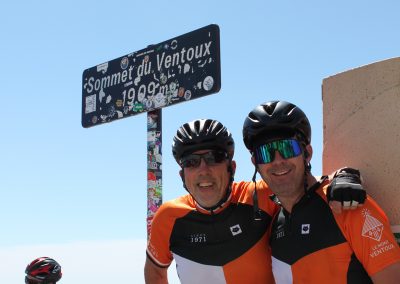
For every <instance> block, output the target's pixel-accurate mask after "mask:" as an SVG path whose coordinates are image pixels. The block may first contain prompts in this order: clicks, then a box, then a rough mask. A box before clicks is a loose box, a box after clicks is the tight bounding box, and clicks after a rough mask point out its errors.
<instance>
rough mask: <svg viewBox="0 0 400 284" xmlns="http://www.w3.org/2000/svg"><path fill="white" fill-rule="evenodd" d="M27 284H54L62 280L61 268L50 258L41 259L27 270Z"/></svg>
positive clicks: (36, 260)
mask: <svg viewBox="0 0 400 284" xmlns="http://www.w3.org/2000/svg"><path fill="white" fill-rule="evenodd" d="M25 273H26V277H25V283H26V284H36V283H37V284H54V283H56V282H57V281H58V280H60V279H61V276H62V272H61V266H60V265H59V264H58V262H57V261H55V260H54V259H52V258H50V257H46V256H44V257H39V258H37V259H35V260H34V261H32V262H31V263H30V264H28V266H27V267H26V269H25Z"/></svg>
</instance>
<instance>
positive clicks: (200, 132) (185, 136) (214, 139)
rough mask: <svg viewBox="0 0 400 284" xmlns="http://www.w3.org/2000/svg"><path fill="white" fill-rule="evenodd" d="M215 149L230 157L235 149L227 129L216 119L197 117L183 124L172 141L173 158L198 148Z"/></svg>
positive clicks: (177, 159)
mask: <svg viewBox="0 0 400 284" xmlns="http://www.w3.org/2000/svg"><path fill="white" fill-rule="evenodd" d="M205 149H216V150H223V151H225V152H227V153H228V155H229V158H230V159H232V157H233V154H234V151H235V142H234V141H233V138H232V135H231V133H230V132H229V131H228V129H227V128H226V127H225V126H223V125H222V123H220V122H219V121H217V120H212V119H197V120H194V121H191V122H188V123H185V124H183V125H182V126H181V127H180V128H179V129H178V131H177V132H176V135H175V136H174V139H173V142H172V154H173V155H174V158H175V160H176V161H177V162H178V163H179V160H180V159H181V158H182V156H183V155H186V154H190V153H193V152H195V151H198V150H205Z"/></svg>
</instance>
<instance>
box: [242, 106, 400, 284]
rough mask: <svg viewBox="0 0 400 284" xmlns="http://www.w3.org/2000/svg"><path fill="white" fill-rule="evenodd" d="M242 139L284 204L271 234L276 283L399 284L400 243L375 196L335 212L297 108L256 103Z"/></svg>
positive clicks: (304, 120)
mask: <svg viewBox="0 0 400 284" xmlns="http://www.w3.org/2000/svg"><path fill="white" fill-rule="evenodd" d="M243 140H244V143H245V145H246V147H247V148H248V149H249V150H250V153H251V155H252V158H251V159H252V162H253V164H254V165H255V167H256V170H257V171H258V173H259V174H260V175H261V177H262V178H263V180H264V181H265V182H266V184H268V188H269V189H270V190H272V192H273V193H274V195H273V196H272V200H273V201H274V202H275V204H276V205H277V206H279V207H280V209H279V213H278V214H277V215H276V217H275V218H274V219H273V221H272V232H271V236H270V246H271V251H272V269H273V274H274V278H275V281H276V283H277V284H279V283H332V284H333V283H335V284H337V283H385V284H388V283H393V284H395V283H400V248H399V246H398V245H397V243H396V240H395V238H394V235H393V233H392V232H391V229H390V224H389V222H388V218H387V217H386V215H385V213H384V212H383V211H382V209H381V208H380V207H379V206H378V205H377V204H376V203H375V202H374V201H373V200H372V198H370V197H367V199H366V200H365V203H364V205H363V206H362V208H357V209H355V210H348V211H346V212H343V213H342V214H335V215H334V214H332V211H331V210H330V208H329V205H328V202H327V197H326V194H325V191H326V190H327V189H328V187H329V185H328V181H327V178H326V177H323V178H321V179H317V178H316V177H314V176H312V174H311V165H310V160H311V157H312V153H313V152H312V147H311V145H310V143H311V127H310V123H309V121H308V119H307V117H306V115H305V114H304V112H303V111H302V110H301V109H300V108H299V107H297V106H296V105H294V104H292V103H289V102H285V101H270V102H266V103H263V104H260V105H258V106H257V107H256V108H254V109H253V110H252V111H251V112H250V113H249V115H248V116H247V118H246V120H245V122H244V125H243ZM348 173H351V170H350V171H348ZM345 174H346V173H345ZM345 179H346V177H345ZM334 185H335V181H334V182H333V184H332V186H334ZM328 195H329V194H328Z"/></svg>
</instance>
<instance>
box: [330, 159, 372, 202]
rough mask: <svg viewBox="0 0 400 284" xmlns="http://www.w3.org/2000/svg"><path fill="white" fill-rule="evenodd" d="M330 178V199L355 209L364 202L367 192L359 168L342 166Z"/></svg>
mask: <svg viewBox="0 0 400 284" xmlns="http://www.w3.org/2000/svg"><path fill="white" fill-rule="evenodd" d="M330 179H331V183H330V184H329V186H328V192H327V198H328V201H339V202H341V205H342V208H343V209H355V208H357V207H358V206H360V204H363V203H364V201H365V198H366V196H367V193H366V191H365V189H364V188H363V186H362V184H361V177H360V171H359V170H356V169H352V168H347V167H346V168H341V169H339V170H337V171H336V172H335V173H334V174H333V177H331V176H330Z"/></svg>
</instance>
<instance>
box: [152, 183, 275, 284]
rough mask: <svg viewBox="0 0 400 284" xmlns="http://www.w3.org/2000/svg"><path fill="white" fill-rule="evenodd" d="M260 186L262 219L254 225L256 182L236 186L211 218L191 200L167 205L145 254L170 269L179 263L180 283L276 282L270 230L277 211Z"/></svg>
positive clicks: (160, 211)
mask: <svg viewBox="0 0 400 284" xmlns="http://www.w3.org/2000/svg"><path fill="white" fill-rule="evenodd" d="M265 189H266V185H265V183H264V182H263V181H260V182H257V192H258V195H259V196H258V200H259V207H260V209H261V214H260V216H261V220H255V218H254V210H253V206H252V205H253V202H252V193H253V191H254V183H253V182H240V183H233V184H232V193H231V195H230V197H229V199H228V201H227V202H226V203H225V204H224V205H223V207H222V208H221V209H220V210H219V211H217V212H215V213H213V214H210V212H209V211H206V210H204V209H201V208H200V207H199V206H197V205H196V203H195V201H194V200H193V198H192V197H191V196H190V195H185V196H182V197H180V198H177V199H175V200H172V201H169V202H166V203H164V204H163V205H162V206H161V207H160V208H159V209H158V211H157V213H156V215H155V216H154V219H153V222H152V227H151V233H150V236H149V242H148V247H147V255H148V257H149V258H150V260H152V261H153V262H154V263H155V264H156V265H158V266H160V267H165V268H166V267H168V266H169V265H170V264H171V262H172V260H173V259H175V262H176V265H177V272H178V275H179V278H180V280H181V282H182V283H190V284H193V283H207V284H217V283H218V284H219V283H228V284H231V283H252V284H257V283H260V284H261V283H262V284H268V283H274V282H273V278H272V272H271V254H270V250H269V248H268V237H269V235H268V227H269V225H270V223H271V220H272V216H273V215H274V213H275V212H276V211H277V210H278V207H277V206H276V205H275V204H274V203H273V202H272V201H271V200H269V198H268V195H269V194H270V192H267V191H266V190H265Z"/></svg>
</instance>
